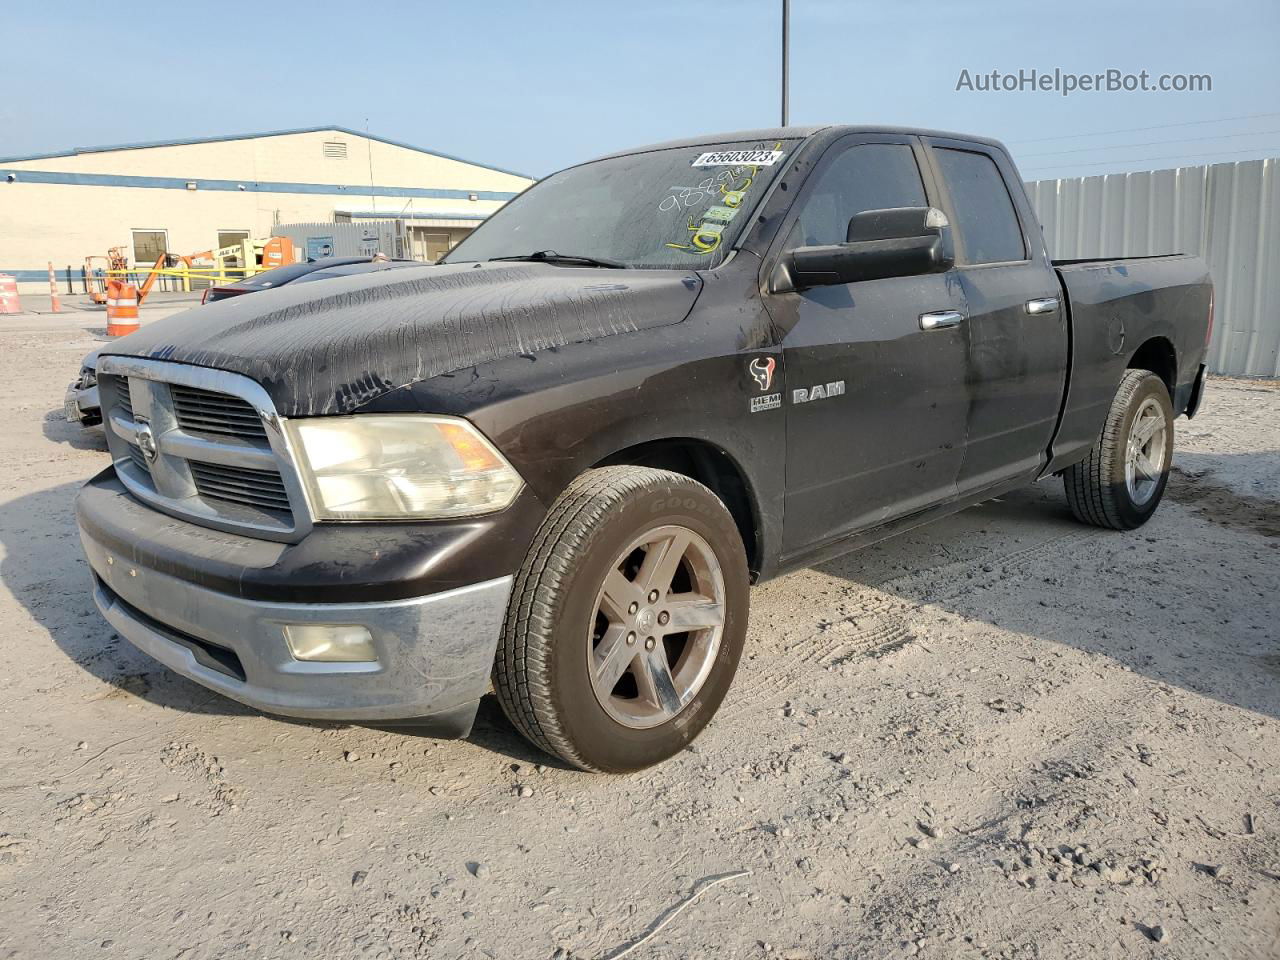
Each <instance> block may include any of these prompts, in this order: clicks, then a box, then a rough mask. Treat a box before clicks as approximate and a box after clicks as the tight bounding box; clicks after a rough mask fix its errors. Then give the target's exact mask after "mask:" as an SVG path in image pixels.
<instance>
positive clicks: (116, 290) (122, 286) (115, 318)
mask: <svg viewBox="0 0 1280 960" xmlns="http://www.w3.org/2000/svg"><path fill="white" fill-rule="evenodd" d="M138 327H139V323H138V288H137V287H135V286H134V285H133V284H131V283H122V282H121V281H119V280H108V281H107V336H108V337H123V336H126V335H127V334H130V333H133V332H134V331H135V330H137V329H138Z"/></svg>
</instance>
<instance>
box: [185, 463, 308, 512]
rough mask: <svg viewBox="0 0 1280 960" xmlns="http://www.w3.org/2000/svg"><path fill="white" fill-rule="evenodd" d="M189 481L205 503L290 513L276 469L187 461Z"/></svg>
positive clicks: (287, 500)
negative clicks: (217, 502)
mask: <svg viewBox="0 0 1280 960" xmlns="http://www.w3.org/2000/svg"><path fill="white" fill-rule="evenodd" d="M190 464H191V478H192V479H193V480H194V481H195V483H196V489H197V490H198V491H199V492H200V496H202V497H204V498H205V499H206V500H225V501H227V502H228V503H249V504H253V505H255V506H259V507H262V508H263V509H264V510H279V511H281V512H283V513H288V512H289V493H288V491H287V490H285V488H284V480H282V479H281V477H280V473H279V471H278V470H252V469H250V468H248V467H228V466H223V465H220V464H216V463H201V462H199V461H198V460H192V461H190Z"/></svg>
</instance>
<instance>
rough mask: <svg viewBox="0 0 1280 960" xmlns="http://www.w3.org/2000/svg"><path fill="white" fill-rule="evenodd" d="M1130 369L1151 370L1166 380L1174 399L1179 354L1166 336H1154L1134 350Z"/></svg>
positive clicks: (1129, 364) (1130, 359)
mask: <svg viewBox="0 0 1280 960" xmlns="http://www.w3.org/2000/svg"><path fill="white" fill-rule="evenodd" d="M1127 368H1128V369H1130V370H1150V371H1151V372H1152V373H1154V374H1155V375H1156V376H1157V377H1159V378H1160V379H1161V380H1163V381H1164V385H1165V387H1167V388H1168V390H1169V398H1170V399H1173V391H1174V389H1175V388H1176V387H1177V381H1178V354H1177V351H1175V350H1174V348H1173V344H1172V343H1170V342H1169V340H1168V339H1167V338H1166V337H1152V338H1150V339H1149V340H1147V341H1145V342H1144V343H1143V344H1142V346H1140V347H1138V349H1137V350H1135V351H1134V353H1133V356H1132V357H1130V358H1129V363H1128V367H1127Z"/></svg>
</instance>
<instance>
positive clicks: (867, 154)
mask: <svg viewBox="0 0 1280 960" xmlns="http://www.w3.org/2000/svg"><path fill="white" fill-rule="evenodd" d="M928 205H929V201H928V200H927V199H926V197H925V192H924V183H923V181H922V180H921V179H920V168H919V166H917V165H916V158H915V154H914V153H913V152H912V150H911V147H910V146H908V145H907V144H905V143H864V144H859V145H858V146H856V147H849V148H848V149H847V150H845V151H844V152H843V153H841V154H840V155H839V156H837V157H836V158H835V161H834V162H833V163H832V164H831V166H829V167H827V169H826V170H825V171H823V172H822V173H821V174H820V175H819V179H818V182H817V183H816V184H815V186H814V189H813V191H812V192H811V193H810V194H809V196H808V197H807V199H806V200H805V201H804V206H803V207H802V208H801V210H800V218H799V220H797V221H796V225H795V227H793V228H792V231H791V235H790V236H789V237H788V238H787V247H788V248H794V247H812V246H820V245H825V244H833V243H844V241H845V236H846V233H847V231H848V228H849V219H850V218H851V217H852V216H853V215H854V214H857V213H862V212H863V211H864V210H885V209H888V208H890V207H927V206H928Z"/></svg>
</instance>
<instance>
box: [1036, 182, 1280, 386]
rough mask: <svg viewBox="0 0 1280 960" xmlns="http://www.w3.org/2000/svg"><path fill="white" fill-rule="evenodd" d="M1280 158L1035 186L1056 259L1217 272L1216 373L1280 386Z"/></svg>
mask: <svg viewBox="0 0 1280 960" xmlns="http://www.w3.org/2000/svg"><path fill="white" fill-rule="evenodd" d="M1277 164H1280V159H1277V158H1272V159H1267V160H1250V161H1247V162H1244V163H1216V164H1213V165H1212V166H1205V167H1180V168H1178V169H1176V170H1153V171H1148V172H1142V173H1116V174H1108V175H1106V176H1100V177H1077V178H1073V179H1068V180H1039V181H1036V182H1034V183H1028V184H1027V189H1028V190H1029V191H1030V193H1031V202H1032V203H1033V204H1034V205H1035V208H1036V212H1037V213H1038V214H1039V216H1040V222H1041V223H1042V224H1044V235H1045V241H1046V243H1047V244H1048V246H1049V253H1050V255H1051V256H1053V257H1056V258H1060V259H1071V258H1074V257H1141V256H1152V255H1156V254H1162V253H1194V254H1197V255H1199V256H1201V257H1203V258H1204V259H1205V261H1206V262H1207V263H1208V264H1209V269H1210V270H1211V271H1212V273H1213V281H1214V286H1215V291H1216V293H1215V323H1214V331H1213V342H1212V343H1211V344H1210V345H1209V369H1210V370H1212V371H1213V372H1215V373H1225V374H1232V375H1236V376H1249V377H1280V188H1277V186H1276V173H1277Z"/></svg>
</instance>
